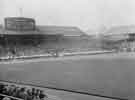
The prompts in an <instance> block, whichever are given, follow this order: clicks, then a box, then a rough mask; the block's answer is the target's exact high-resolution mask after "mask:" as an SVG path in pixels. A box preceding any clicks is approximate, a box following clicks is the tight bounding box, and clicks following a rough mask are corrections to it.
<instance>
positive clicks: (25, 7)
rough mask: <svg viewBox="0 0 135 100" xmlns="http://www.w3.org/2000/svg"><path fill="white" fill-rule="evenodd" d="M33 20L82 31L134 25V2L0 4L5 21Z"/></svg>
mask: <svg viewBox="0 0 135 100" xmlns="http://www.w3.org/2000/svg"><path fill="white" fill-rule="evenodd" d="M9 16H23V17H32V18H35V19H36V22H37V24H38V25H59V26H77V27H79V28H81V29H82V30H88V29H97V28H100V27H103V26H105V27H112V26H119V25H134V24H135V0H0V23H3V18H4V17H9Z"/></svg>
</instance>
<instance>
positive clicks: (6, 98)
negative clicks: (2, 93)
mask: <svg viewBox="0 0 135 100" xmlns="http://www.w3.org/2000/svg"><path fill="white" fill-rule="evenodd" d="M2 100H11V99H10V98H9V97H4V98H3V99H2Z"/></svg>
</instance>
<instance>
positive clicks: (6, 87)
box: [0, 83, 48, 100]
mask: <svg viewBox="0 0 135 100" xmlns="http://www.w3.org/2000/svg"><path fill="white" fill-rule="evenodd" d="M46 98H48V96H47V95H46V94H45V93H44V91H43V90H41V89H36V88H33V87H28V86H27V87H25V86H21V85H16V84H11V83H9V84H7V83H0V100H45V99H46Z"/></svg>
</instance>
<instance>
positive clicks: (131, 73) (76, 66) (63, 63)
mask: <svg viewBox="0 0 135 100" xmlns="http://www.w3.org/2000/svg"><path fill="white" fill-rule="evenodd" d="M0 80H10V81H22V82H24V83H30V84H35V85H40V86H44V87H54V88H61V89H68V90H75V91H79V92H87V93H92V94H100V95H104V96H111V97H120V98H128V99H131V98H134V96H135V54H134V53H119V54H102V55H89V56H75V57H66V58H64V57H60V58H51V59H38V60H31V61H27V62H25V61H20V63H8V64H2V63H1V64H0Z"/></svg>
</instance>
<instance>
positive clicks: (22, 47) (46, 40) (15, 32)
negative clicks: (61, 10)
mask: <svg viewBox="0 0 135 100" xmlns="http://www.w3.org/2000/svg"><path fill="white" fill-rule="evenodd" d="M4 25H5V26H4V27H3V26H2V27H0V48H1V51H0V56H1V57H7V58H17V57H18V56H31V55H42V54H48V53H49V54H50V53H51V54H53V55H55V53H60V52H61V51H63V50H65V51H68V50H70V51H71V50H73V51H75V52H76V50H77V51H78V50H79V51H80V50H84V49H85V50H95V49H99V45H97V43H96V42H94V41H93V40H92V39H90V38H89V36H87V35H86V34H85V33H84V32H83V31H81V30H80V29H79V28H77V27H73V26H40V25H36V21H35V20H34V19H32V18H23V17H7V18H5V24H4ZM86 37H87V38H86ZM53 55H52V56H53ZM9 56H11V57H9ZM14 56H15V57H14ZM16 56H17V57H16Z"/></svg>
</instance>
